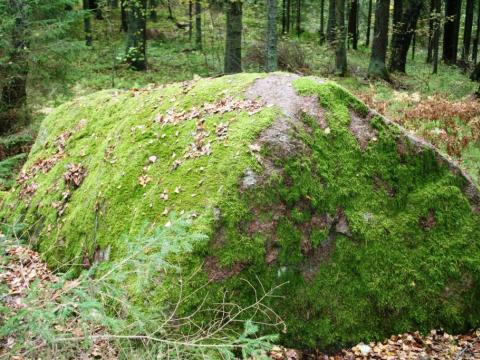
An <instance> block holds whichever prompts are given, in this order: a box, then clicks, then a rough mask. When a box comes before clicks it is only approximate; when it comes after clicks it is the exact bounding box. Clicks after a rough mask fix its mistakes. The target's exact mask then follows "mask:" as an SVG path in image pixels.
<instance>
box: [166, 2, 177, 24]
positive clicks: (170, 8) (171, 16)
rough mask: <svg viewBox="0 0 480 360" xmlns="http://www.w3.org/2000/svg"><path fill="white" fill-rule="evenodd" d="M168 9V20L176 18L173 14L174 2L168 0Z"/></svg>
mask: <svg viewBox="0 0 480 360" xmlns="http://www.w3.org/2000/svg"><path fill="white" fill-rule="evenodd" d="M167 9H168V20H175V16H173V10H172V3H171V2H170V0H167Z"/></svg>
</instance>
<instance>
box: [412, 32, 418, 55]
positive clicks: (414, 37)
mask: <svg viewBox="0 0 480 360" xmlns="http://www.w3.org/2000/svg"><path fill="white" fill-rule="evenodd" d="M416 30H417V29H416V28H414V29H413V35H412V61H413V60H415V48H416V47H417V33H416Z"/></svg>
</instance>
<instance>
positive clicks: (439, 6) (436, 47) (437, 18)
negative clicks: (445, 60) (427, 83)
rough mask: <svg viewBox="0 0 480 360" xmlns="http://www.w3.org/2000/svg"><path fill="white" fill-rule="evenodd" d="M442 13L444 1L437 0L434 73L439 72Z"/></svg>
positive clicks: (434, 29)
mask: <svg viewBox="0 0 480 360" xmlns="http://www.w3.org/2000/svg"><path fill="white" fill-rule="evenodd" d="M441 13H442V0H435V19H434V28H433V73H434V74H436V73H437V72H438V57H439V52H440V51H439V47H440V25H441V22H440V15H441Z"/></svg>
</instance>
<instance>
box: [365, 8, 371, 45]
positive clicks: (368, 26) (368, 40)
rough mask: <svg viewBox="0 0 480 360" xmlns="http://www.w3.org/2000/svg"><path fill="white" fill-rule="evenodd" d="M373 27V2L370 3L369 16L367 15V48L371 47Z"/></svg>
mask: <svg viewBox="0 0 480 360" xmlns="http://www.w3.org/2000/svg"><path fill="white" fill-rule="evenodd" d="M371 26H372V0H369V1H368V14H367V34H366V38H365V46H366V47H369V46H370V28H371Z"/></svg>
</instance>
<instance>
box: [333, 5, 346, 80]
mask: <svg viewBox="0 0 480 360" xmlns="http://www.w3.org/2000/svg"><path fill="white" fill-rule="evenodd" d="M345 5H346V4H345V0H337V1H336V6H335V23H336V31H335V34H336V39H335V75H337V76H345V75H346V74H347V31H346V30H347V29H346V27H345Z"/></svg>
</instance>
